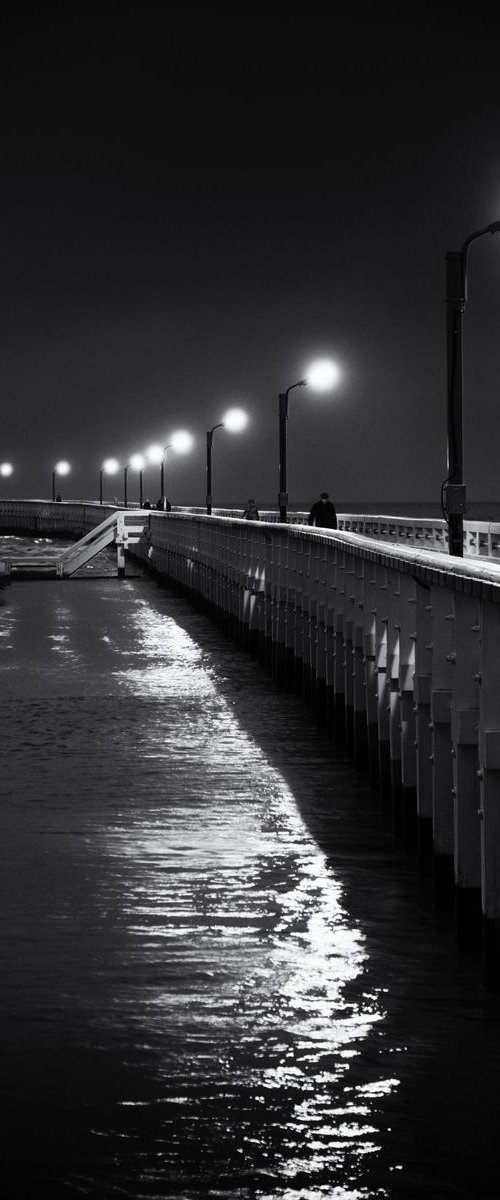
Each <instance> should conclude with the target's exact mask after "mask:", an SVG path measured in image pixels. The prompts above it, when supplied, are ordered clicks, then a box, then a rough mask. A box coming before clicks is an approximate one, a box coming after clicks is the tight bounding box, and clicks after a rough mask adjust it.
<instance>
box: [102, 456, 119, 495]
mask: <svg viewBox="0 0 500 1200" xmlns="http://www.w3.org/2000/svg"><path fill="white" fill-rule="evenodd" d="M119 469H120V464H119V462H117V460H116V458H107V459H106V460H105V461H104V462H103V464H102V467H101V470H100V471H99V504H102V484H103V476H104V475H116V472H117V471H118V470H119Z"/></svg>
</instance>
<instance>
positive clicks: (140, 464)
mask: <svg viewBox="0 0 500 1200" xmlns="http://www.w3.org/2000/svg"><path fill="white" fill-rule="evenodd" d="M128 465H129V467H130V468H131V469H132V471H138V472H139V508H142V499H143V491H142V486H143V471H144V458H143V455H142V454H133V455H132V457H131V459H130V460H129V464H128ZM125 491H126V488H125ZM126 507H127V504H126V502H125V508H126Z"/></svg>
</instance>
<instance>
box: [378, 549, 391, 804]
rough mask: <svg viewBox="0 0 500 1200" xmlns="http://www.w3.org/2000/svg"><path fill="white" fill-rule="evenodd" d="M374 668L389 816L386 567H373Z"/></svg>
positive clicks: (381, 776) (382, 779)
mask: <svg viewBox="0 0 500 1200" xmlns="http://www.w3.org/2000/svg"><path fill="white" fill-rule="evenodd" d="M376 575H377V605H376V650H375V653H376V660H375V661H376V671H377V724H378V753H379V787H380V801H381V808H382V812H383V813H385V814H386V816H387V817H388V818H389V816H390V812H391V744H390V724H389V712H390V703H389V686H388V679H387V626H388V624H389V615H388V594H387V593H388V584H387V571H386V569H385V567H377V568H376Z"/></svg>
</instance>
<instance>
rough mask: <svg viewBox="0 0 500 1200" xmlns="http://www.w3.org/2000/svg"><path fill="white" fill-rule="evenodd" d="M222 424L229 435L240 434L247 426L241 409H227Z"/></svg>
mask: <svg viewBox="0 0 500 1200" xmlns="http://www.w3.org/2000/svg"><path fill="white" fill-rule="evenodd" d="M223 424H224V428H225V429H229V432H230V433H241V430H242V429H245V426H246V425H248V417H247V414H246V412H244V410H243V409H242V408H228V410H227V413H226V414H225V416H224V421H223Z"/></svg>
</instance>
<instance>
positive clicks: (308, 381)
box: [278, 358, 340, 523]
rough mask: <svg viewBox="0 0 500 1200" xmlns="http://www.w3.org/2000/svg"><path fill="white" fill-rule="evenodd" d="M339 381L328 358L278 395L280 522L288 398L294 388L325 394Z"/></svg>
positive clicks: (283, 502) (336, 369)
mask: <svg viewBox="0 0 500 1200" xmlns="http://www.w3.org/2000/svg"><path fill="white" fill-rule="evenodd" d="M339 379H340V367H339V366H338V365H337V363H335V362H332V361H331V360H330V359H329V358H321V359H318V361H317V362H314V363H312V364H311V366H310V368H309V370H308V372H307V375H306V376H305V378H304V379H299V380H298V381H297V383H292V384H291V385H290V387H289V388H287V390H286V392H280V395H279V412H278V415H279V464H280V466H279V495H278V505H279V510H280V521H282V522H283V523H284V522H286V515H287V507H288V492H287V447H286V423H287V420H288V396H289V394H290V392H291V391H293V389H294V388H296V387H312V388H313V390H314V391H315V392H327V391H329V390H330V388H332V387H335V385H336V384H337V383H338V381H339Z"/></svg>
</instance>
